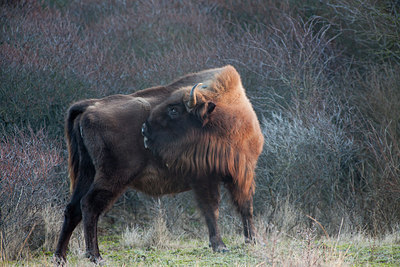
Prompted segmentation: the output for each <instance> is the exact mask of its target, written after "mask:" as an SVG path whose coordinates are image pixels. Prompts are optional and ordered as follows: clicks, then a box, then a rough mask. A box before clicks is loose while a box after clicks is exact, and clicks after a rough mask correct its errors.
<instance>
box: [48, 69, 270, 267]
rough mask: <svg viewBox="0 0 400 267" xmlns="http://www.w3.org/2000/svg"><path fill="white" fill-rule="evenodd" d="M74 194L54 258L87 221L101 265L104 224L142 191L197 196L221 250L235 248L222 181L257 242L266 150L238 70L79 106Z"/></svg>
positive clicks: (91, 248) (71, 126)
mask: <svg viewBox="0 0 400 267" xmlns="http://www.w3.org/2000/svg"><path fill="white" fill-rule="evenodd" d="M65 134H66V141H67V147H68V152H69V162H68V163H69V176H70V180H71V191H72V197H71V200H70V202H69V204H68V205H67V207H66V209H65V214H64V223H63V226H62V230H61V234H60V238H59V241H58V245H57V249H56V252H55V258H56V260H57V262H58V263H63V262H65V259H66V251H67V246H68V242H69V239H70V237H71V234H72V232H73V230H74V229H75V227H76V226H77V225H78V224H79V223H80V222H81V221H83V229H84V235H85V242H86V255H87V257H88V258H90V259H91V260H92V261H93V262H99V261H100V260H101V256H100V252H99V247H98V242H97V222H98V219H99V216H100V214H102V213H103V212H105V211H106V210H107V209H108V208H109V207H111V205H112V204H113V203H114V202H115V201H116V200H117V199H118V197H119V196H120V195H121V194H123V193H124V192H125V190H126V189H127V188H129V187H130V188H133V189H136V190H139V191H142V192H144V193H147V194H149V195H153V196H160V195H165V194H175V193H179V192H184V191H188V190H193V192H194V195H195V197H196V200H197V202H198V206H199V208H200V209H201V211H202V213H203V215H204V217H205V221H206V223H207V227H208V230H209V240H210V246H211V247H212V249H213V250H214V251H226V250H227V248H226V246H225V244H224V243H223V242H222V239H221V236H220V232H219V229H218V225H217V219H218V214H219V211H218V207H219V202H220V187H219V186H220V184H224V186H225V187H226V188H227V189H228V191H229V192H230V195H231V197H232V201H233V203H234V205H235V206H236V208H237V210H238V212H239V214H240V215H241V217H242V221H243V228H244V236H245V241H246V242H251V241H253V240H254V226H253V194H254V189H255V183H254V171H255V168H256V163H257V159H258V157H259V155H260V153H261V150H262V146H263V135H262V133H261V129H260V125H259V122H258V119H257V116H256V114H255V112H254V110H253V108H252V105H251V104H250V101H249V100H248V98H247V96H246V93H245V90H244V88H243V86H242V83H241V80H240V76H239V74H238V73H237V71H236V70H235V69H234V68H233V67H232V66H226V67H223V68H218V69H211V70H205V71H202V72H198V73H193V74H189V75H186V76H184V77H181V78H180V79H178V80H176V81H175V82H173V83H171V84H169V85H167V86H158V87H153V88H149V89H145V90H141V91H137V92H135V93H133V94H131V95H113V96H108V97H105V98H102V99H88V100H83V101H80V102H77V103H75V104H73V105H72V106H71V107H70V108H69V110H68V115H67V119H66V124H65Z"/></svg>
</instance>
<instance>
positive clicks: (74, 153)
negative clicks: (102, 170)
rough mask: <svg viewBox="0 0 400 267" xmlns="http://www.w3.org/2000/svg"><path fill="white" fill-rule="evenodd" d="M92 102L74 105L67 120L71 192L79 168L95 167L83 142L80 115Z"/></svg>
mask: <svg viewBox="0 0 400 267" xmlns="http://www.w3.org/2000/svg"><path fill="white" fill-rule="evenodd" d="M90 104H91V101H88V100H87V101H82V102H78V103H76V104H74V105H72V106H71V107H70V108H69V110H68V113H67V118H66V121H65V139H66V142H67V148H68V174H69V179H70V190H71V192H72V191H73V190H74V189H75V187H76V183H77V180H78V175H79V170H85V169H86V170H88V169H90V170H91V169H94V167H93V164H92V161H91V159H90V157H89V155H88V153H87V150H86V148H85V146H84V144H83V139H82V135H81V130H80V125H79V124H80V123H79V116H80V115H81V114H82V113H83V112H84V111H85V110H86V108H87V107H88V106H90ZM83 165H85V166H83Z"/></svg>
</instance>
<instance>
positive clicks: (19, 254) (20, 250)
mask: <svg viewBox="0 0 400 267" xmlns="http://www.w3.org/2000/svg"><path fill="white" fill-rule="evenodd" d="M36 225H37V223H34V224H33V226H32V228H31V230H30V231H29V234H28V235H27V236H26V238H25V240H24V243H23V244H22V246H21V248H20V249H19V252H18V257H17V258H19V257H20V256H21V253H22V250H23V249H24V247H25V245H26V242H28V239H29V237H30V236H31V234H32V232H33V230H34V229H35V227H36Z"/></svg>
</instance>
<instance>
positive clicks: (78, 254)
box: [3, 230, 400, 266]
mask: <svg viewBox="0 0 400 267" xmlns="http://www.w3.org/2000/svg"><path fill="white" fill-rule="evenodd" d="M312 233H313V231H312V230H308V231H304V232H303V233H302V234H301V235H299V236H298V237H289V236H285V235H281V234H277V233H270V234H268V235H265V236H264V238H262V239H261V240H264V241H265V242H263V241H260V242H259V243H258V244H256V245H246V244H244V243H243V238H242V236H238V235H230V236H227V237H226V238H225V239H224V242H225V243H226V244H227V246H228V248H229V249H230V251H229V252H227V253H214V252H212V250H211V249H210V248H209V247H208V241H207V240H206V238H202V239H198V238H196V239H193V238H190V237H179V238H177V239H170V240H168V241H167V244H166V246H165V247H164V248H159V247H154V246H144V245H143V244H137V245H135V246H126V245H124V243H123V242H122V240H121V236H120V235H109V236H102V237H100V242H99V246H100V251H101V252H102V256H103V259H104V260H105V265H106V266H349V265H354V266H365V265H367V266H398V265H399V264H400V244H396V243H394V242H393V241H394V240H392V239H390V240H384V239H381V240H378V239H372V238H366V237H365V236H361V235H356V236H350V235H347V236H346V234H344V235H341V236H340V238H332V239H326V238H317V237H315V236H313V234H312ZM67 259H68V264H69V266H93V265H92V264H91V263H90V262H89V261H88V260H87V259H86V258H85V257H84V253H83V251H82V250H79V249H78V250H76V249H74V250H73V252H70V253H69V254H68V256H67ZM52 264H53V263H52V252H51V251H41V252H38V253H36V254H34V255H32V256H31V257H29V258H26V259H24V260H21V261H8V262H3V266H52Z"/></svg>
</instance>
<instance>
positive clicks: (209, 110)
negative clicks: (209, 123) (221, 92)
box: [207, 102, 216, 114]
mask: <svg viewBox="0 0 400 267" xmlns="http://www.w3.org/2000/svg"><path fill="white" fill-rule="evenodd" d="M207 104H208V105H207V114H211V113H212V112H213V111H214V109H215V107H216V105H215V104H214V103H213V102H208V103H207Z"/></svg>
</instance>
